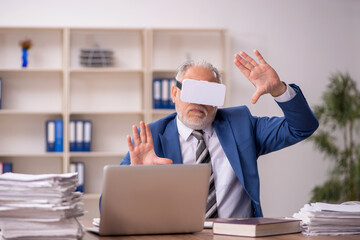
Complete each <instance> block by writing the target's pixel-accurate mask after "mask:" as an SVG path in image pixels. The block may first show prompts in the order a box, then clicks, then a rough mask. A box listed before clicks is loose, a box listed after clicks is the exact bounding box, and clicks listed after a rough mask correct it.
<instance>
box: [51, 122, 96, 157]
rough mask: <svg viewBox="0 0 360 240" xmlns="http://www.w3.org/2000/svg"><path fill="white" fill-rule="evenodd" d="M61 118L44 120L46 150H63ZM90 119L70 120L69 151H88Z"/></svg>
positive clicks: (90, 128) (89, 145)
mask: <svg viewBox="0 0 360 240" xmlns="http://www.w3.org/2000/svg"><path fill="white" fill-rule="evenodd" d="M63 130H64V128H63V120H61V119H57V120H48V121H46V151H47V152H63V146H64V141H63V139H64V138H63V136H64V134H63ZM91 132H92V122H91V121H90V120H70V124H69V149H70V151H71V152H90V151H91V140H92V134H91Z"/></svg>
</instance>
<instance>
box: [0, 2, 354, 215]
mask: <svg viewBox="0 0 360 240" xmlns="http://www.w3.org/2000/svg"><path fill="white" fill-rule="evenodd" d="M359 11H360V1H356V0H345V1H344V0H318V1H313V0H263V1H260V0H252V1H245V0H221V1H220V0H218V1H215V0H191V1H190V0H188V1H186V0H173V1H168V0H151V1H150V0H128V1H126V0H101V1H100V0H98V1H96V0H77V1H73V0H53V1H47V0H32V1H27V0H0V26H30V27H33V26H41V27H45V26H50V27H55V26H60V27H63V26H71V27H86V26H88V27H149V28H155V27H159V28H194V27H195V28H227V29H229V32H230V36H231V46H230V56H231V58H232V55H233V54H234V53H236V52H239V51H240V50H244V51H247V52H252V50H253V49H259V50H260V51H261V53H262V54H263V56H264V58H265V59H266V60H267V61H268V62H269V63H270V64H271V65H272V66H273V67H274V68H275V69H276V70H277V72H278V74H279V76H280V77H281V79H282V80H283V81H285V82H288V83H292V82H293V83H296V84H298V85H300V86H301V88H302V90H303V92H304V94H305V96H306V98H307V99H308V101H309V103H310V105H315V104H319V103H320V98H321V94H322V91H323V90H324V89H325V86H326V84H327V79H328V77H329V76H330V74H331V73H333V72H335V71H348V72H349V73H350V74H351V75H352V77H353V78H354V79H357V80H358V82H359V81H360V68H359V63H360V44H358V43H359V42H360V41H359V40H360V28H359V26H358V25H359V23H360V14H359ZM252 55H253V54H252ZM0 57H1V56H0ZM230 62H232V59H231V60H230ZM230 73H231V74H230V81H231V86H232V88H231V89H229V91H230V94H231V99H230V103H231V105H242V104H246V105H248V106H249V107H250V109H251V111H252V113H253V114H254V115H258V116H262V115H280V114H281V112H280V110H279V109H278V108H277V106H276V104H275V103H274V102H273V100H272V99H271V97H270V96H264V97H262V98H261V99H260V101H259V102H258V103H257V104H256V105H252V104H251V102H250V99H251V96H252V94H253V92H254V88H253V86H252V85H251V84H250V83H249V82H248V81H247V80H246V78H245V77H243V76H242V75H241V73H240V72H239V71H238V70H237V69H236V68H235V67H234V66H231V70H230ZM359 84H360V82H359ZM129 127H130V126H129ZM329 164H330V163H329V162H328V161H327V160H324V159H323V156H322V155H321V154H320V153H318V152H316V151H315V150H314V149H313V147H312V144H311V143H309V142H303V143H300V144H297V145H295V146H292V147H289V148H287V149H284V150H281V151H278V152H275V153H271V154H268V155H266V156H263V157H261V158H260V159H259V170H260V178H261V200H262V205H263V210H264V214H265V215H266V216H290V215H291V214H292V213H294V212H297V211H298V210H299V209H300V208H301V207H302V206H303V204H305V203H307V202H308V201H309V198H310V191H311V189H312V188H313V187H314V185H316V184H320V183H322V182H323V181H324V180H325V179H326V175H327V172H328V170H329Z"/></svg>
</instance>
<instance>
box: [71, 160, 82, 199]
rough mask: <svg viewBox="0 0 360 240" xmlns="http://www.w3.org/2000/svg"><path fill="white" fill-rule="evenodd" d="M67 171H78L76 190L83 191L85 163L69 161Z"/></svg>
mask: <svg viewBox="0 0 360 240" xmlns="http://www.w3.org/2000/svg"><path fill="white" fill-rule="evenodd" d="M69 172H71V173H72V172H77V173H78V183H77V188H76V191H77V192H82V193H83V192H84V190H85V188H84V186H85V164H84V163H83V162H72V163H70V169H69Z"/></svg>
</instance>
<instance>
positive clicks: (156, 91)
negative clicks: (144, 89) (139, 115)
mask: <svg viewBox="0 0 360 240" xmlns="http://www.w3.org/2000/svg"><path fill="white" fill-rule="evenodd" d="M161 80H162V79H161V78H154V80H153V108H154V109H159V108H161Z"/></svg>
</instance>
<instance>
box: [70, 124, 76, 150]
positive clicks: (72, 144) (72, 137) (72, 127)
mask: <svg viewBox="0 0 360 240" xmlns="http://www.w3.org/2000/svg"><path fill="white" fill-rule="evenodd" d="M75 140H76V121H75V120H70V124H69V149H70V152H74V151H75V150H76V146H75Z"/></svg>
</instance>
